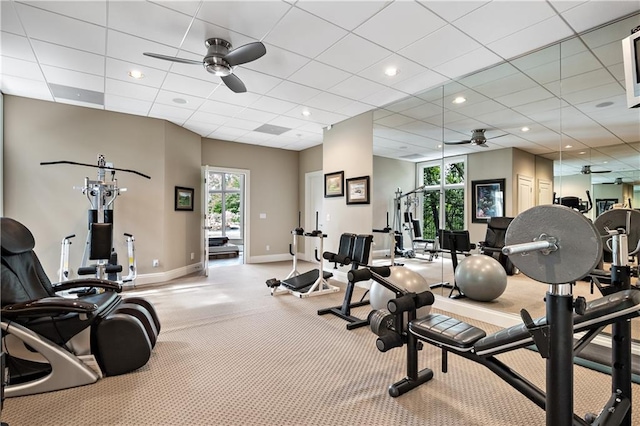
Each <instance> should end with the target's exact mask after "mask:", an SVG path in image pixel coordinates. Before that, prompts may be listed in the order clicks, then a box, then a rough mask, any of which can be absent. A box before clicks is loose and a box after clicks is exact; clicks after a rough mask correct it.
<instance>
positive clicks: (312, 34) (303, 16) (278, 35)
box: [264, 8, 347, 58]
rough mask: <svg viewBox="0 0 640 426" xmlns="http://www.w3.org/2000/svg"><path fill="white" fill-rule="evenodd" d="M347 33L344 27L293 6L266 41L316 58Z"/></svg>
mask: <svg viewBox="0 0 640 426" xmlns="http://www.w3.org/2000/svg"><path fill="white" fill-rule="evenodd" d="M346 34H347V32H346V31H345V30H343V29H342V28H339V27H337V26H335V25H333V24H330V23H329V22H327V21H324V20H322V19H320V18H317V17H315V16H313V15H311V14H310V13H307V12H305V11H303V10H300V9H296V8H293V9H291V10H290V11H289V13H287V15H286V16H285V17H284V18H283V19H282V20H281V21H280V22H279V23H278V26H277V27H275V28H274V29H273V30H271V32H270V33H269V35H267V37H266V38H265V39H264V41H265V42H267V43H269V44H273V45H276V46H278V47H281V48H283V49H287V50H290V51H292V52H296V53H298V54H300V55H304V56H306V57H308V58H315V57H316V56H317V55H319V54H320V53H322V51H324V50H325V49H326V48H327V46H330V45H332V44H333V43H335V42H336V41H338V40H340V39H341V38H342V37H344V36H345V35H346Z"/></svg>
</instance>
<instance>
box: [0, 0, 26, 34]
mask: <svg viewBox="0 0 640 426" xmlns="http://www.w3.org/2000/svg"><path fill="white" fill-rule="evenodd" d="M13 4H14V3H13V2H12V1H3V2H0V28H2V31H5V32H8V33H13V34H18V35H25V33H24V30H23V29H22V25H21V24H20V20H19V18H18V14H17V12H16V10H15V9H14V7H13Z"/></svg>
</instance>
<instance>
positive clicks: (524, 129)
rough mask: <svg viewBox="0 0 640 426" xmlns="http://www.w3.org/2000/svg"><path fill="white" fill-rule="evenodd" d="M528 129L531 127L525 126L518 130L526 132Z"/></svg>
mask: <svg viewBox="0 0 640 426" xmlns="http://www.w3.org/2000/svg"><path fill="white" fill-rule="evenodd" d="M529 130H531V129H530V128H528V127H527V126H525V127H523V128H522V129H520V131H522V132H528V131H529Z"/></svg>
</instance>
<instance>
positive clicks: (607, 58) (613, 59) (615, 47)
mask: <svg viewBox="0 0 640 426" xmlns="http://www.w3.org/2000/svg"><path fill="white" fill-rule="evenodd" d="M619 46H620V41H614V42H612V43H609V44H605V45H604V46H600V47H596V48H595V49H593V54H594V55H595V56H596V57H597V58H598V60H599V61H600V62H602V64H603V65H605V66H607V67H609V66H611V65H616V64H619V63H621V62H622V61H623V60H622V49H620V48H619Z"/></svg>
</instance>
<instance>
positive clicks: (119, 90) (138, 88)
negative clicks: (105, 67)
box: [105, 78, 158, 102]
mask: <svg viewBox="0 0 640 426" xmlns="http://www.w3.org/2000/svg"><path fill="white" fill-rule="evenodd" d="M105 86H106V89H105V93H109V94H112V95H117V96H121V97H125V98H132V99H138V100H141V101H147V102H153V101H154V100H155V99H156V96H157V95H158V89H156V88H153V87H148V86H143V85H141V84H137V83H133V82H127V81H121V80H114V79H111V78H107V79H106V82H105Z"/></svg>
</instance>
